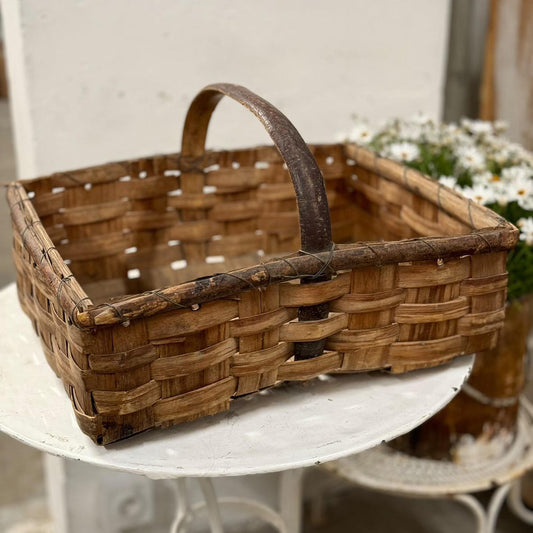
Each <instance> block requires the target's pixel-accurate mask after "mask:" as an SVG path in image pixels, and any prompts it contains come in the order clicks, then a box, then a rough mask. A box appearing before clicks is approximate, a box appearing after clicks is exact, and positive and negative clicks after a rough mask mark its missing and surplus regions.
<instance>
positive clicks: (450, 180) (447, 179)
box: [439, 176, 457, 189]
mask: <svg viewBox="0 0 533 533" xmlns="http://www.w3.org/2000/svg"><path fill="white" fill-rule="evenodd" d="M439 183H441V184H442V185H444V186H445V187H449V188H450V189H455V188H456V186H457V180H456V179H455V178H454V177H453V176H440V178H439Z"/></svg>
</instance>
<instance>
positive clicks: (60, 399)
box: [0, 285, 474, 533]
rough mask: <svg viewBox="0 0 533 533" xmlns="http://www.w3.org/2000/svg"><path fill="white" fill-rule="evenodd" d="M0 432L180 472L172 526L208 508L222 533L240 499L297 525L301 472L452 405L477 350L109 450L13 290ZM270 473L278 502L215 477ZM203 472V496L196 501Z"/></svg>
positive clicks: (280, 394)
mask: <svg viewBox="0 0 533 533" xmlns="http://www.w3.org/2000/svg"><path fill="white" fill-rule="evenodd" d="M0 309H2V320H1V322H0V354H1V357H0V430H1V431H3V432H5V433H7V434H9V435H10V436H12V437H14V438H16V439H18V440H20V441H22V442H24V443H25V444H28V445H30V446H33V447H35V448H38V449H40V450H42V451H44V452H47V453H50V454H53V455H57V456H61V457H64V458H67V459H75V460H79V461H84V462H86V463H90V464H93V465H97V466H101V467H106V468H110V469H115V470H121V471H126V472H131V473H134V474H142V475H145V476H148V477H150V478H155V479H167V480H175V481H174V482H173V483H174V486H175V489H176V493H177V497H178V500H179V505H178V511H177V514H176V519H175V521H174V524H173V526H172V531H182V529H183V528H184V527H186V525H187V523H188V522H189V521H190V520H191V518H192V517H193V515H194V514H195V513H196V512H197V511H199V510H200V507H207V509H208V512H209V521H210V525H211V530H212V531H213V532H217V533H219V532H221V531H222V530H223V528H222V519H221V516H220V507H219V506H220V504H223V505H230V506H231V505H233V506H235V505H238V506H239V507H240V508H241V509H243V510H248V511H250V512H253V513H255V514H256V515H257V516H259V517H260V518H263V519H264V520H266V521H267V522H270V523H271V524H272V525H273V526H274V527H275V528H277V529H278V530H279V531H287V532H297V531H298V530H299V527H300V494H301V475H302V470H301V469H302V468H303V467H306V466H310V465H314V464H319V463H322V462H325V461H332V460H334V459H339V458H341V457H345V456H348V455H352V454H355V453H359V452H361V451H363V450H367V449H369V448H372V447H373V446H376V445H377V444H379V443H381V442H383V441H387V440H390V439H393V438H395V437H397V436H398V435H401V434H403V433H406V432H407V431H410V430H411V429H413V428H414V427H416V426H418V425H419V424H421V423H422V422H423V421H424V420H426V419H427V418H429V417H430V416H432V415H433V414H434V413H435V412H437V411H438V410H439V409H441V408H442V407H443V406H444V405H446V403H448V402H449V401H450V400H451V399H452V398H453V396H454V395H455V394H456V393H457V392H458V390H459V389H460V387H461V385H462V383H463V382H464V380H465V379H466V378H467V377H468V375H469V373H470V371H471V368H472V364H473V359H474V357H473V356H467V357H462V358H458V359H456V360H455V361H453V362H451V363H449V364H447V365H445V366H443V367H440V368H435V369H429V370H424V371H417V372H412V373H409V374H404V375H385V374H382V373H374V374H357V375H354V374H353V375H342V376H341V375H338V376H327V377H326V376H324V377H323V378H318V379H316V380H314V381H312V382H309V383H292V384H286V385H282V386H280V387H276V388H274V389H269V390H266V391H264V392H261V393H258V394H255V395H251V396H247V397H243V398H240V399H237V400H235V401H234V402H232V407H231V409H230V410H229V411H227V412H225V413H220V414H218V415H214V416H212V417H209V418H204V419H201V420H197V421H194V422H190V423H187V424H182V425H179V426H176V427H173V428H169V429H165V430H153V431H150V432H148V433H145V434H142V435H138V436H136V437H133V438H131V439H128V440H125V441H121V442H118V443H115V444H113V445H110V446H107V447H101V446H96V445H95V444H93V442H92V441H91V440H90V439H89V438H88V437H87V436H86V435H84V434H83V433H82V432H81V430H80V429H79V428H78V426H77V424H76V421H75V419H74V415H73V413H72V410H71V406H70V402H69V400H68V398H67V396H66V395H65V393H64V391H63V389H62V385H61V383H60V381H59V380H58V379H57V378H56V377H55V375H54V374H53V372H52V371H51V370H50V369H49V367H48V366H47V364H46V362H45V359H44V355H43V353H42V350H41V347H40V344H39V341H38V338H37V337H36V335H35V334H34V332H33V330H32V328H31V324H30V321H29V320H28V319H27V317H26V316H25V315H24V314H23V312H22V311H21V310H20V308H19V306H18V302H17V296H16V289H15V286H14V285H10V286H8V287H6V288H4V289H2V290H0ZM267 472H284V474H283V475H282V476H280V477H281V481H280V483H281V486H280V491H279V492H280V496H281V498H280V502H281V505H280V507H281V510H280V511H278V510H273V509H271V508H269V507H266V506H265V505H263V504H261V503H259V502H257V501H253V500H251V499H249V500H243V499H239V500H231V499H229V500H223V499H221V500H218V501H217V498H216V496H215V493H214V490H213V486H212V484H211V482H210V478H215V477H219V476H237V475H247V474H259V473H267ZM186 478H197V480H198V482H199V483H200V487H201V489H202V492H203V495H204V499H205V502H203V503H202V505H200V506H199V505H192V504H190V503H189V501H188V495H187V485H186V481H185V479H186Z"/></svg>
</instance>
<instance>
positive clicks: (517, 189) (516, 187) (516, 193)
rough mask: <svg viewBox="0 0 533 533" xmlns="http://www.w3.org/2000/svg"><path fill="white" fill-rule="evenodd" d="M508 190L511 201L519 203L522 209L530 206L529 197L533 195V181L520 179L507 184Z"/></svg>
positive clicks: (524, 178)
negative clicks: (524, 206)
mask: <svg viewBox="0 0 533 533" xmlns="http://www.w3.org/2000/svg"><path fill="white" fill-rule="evenodd" d="M506 185H507V190H508V191H509V197H510V199H511V201H515V202H518V205H520V207H522V206H523V205H524V204H526V205H527V204H528V200H529V197H530V196H532V195H533V180H531V179H530V178H526V177H520V178H518V179H516V180H513V181H509V182H507V183H506Z"/></svg>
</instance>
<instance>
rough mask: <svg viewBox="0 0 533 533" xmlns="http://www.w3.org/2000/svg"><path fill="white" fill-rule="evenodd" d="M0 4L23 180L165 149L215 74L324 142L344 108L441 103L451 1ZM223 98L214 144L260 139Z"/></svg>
mask: <svg viewBox="0 0 533 533" xmlns="http://www.w3.org/2000/svg"><path fill="white" fill-rule="evenodd" d="M2 6H3V9H4V25H5V34H6V40H7V48H8V55H9V58H8V60H9V75H10V79H11V83H12V87H13V90H12V93H11V94H12V105H13V109H14V121H15V130H16V140H17V154H18V165H19V172H20V175H21V176H32V175H36V174H43V173H48V172H50V171H55V170H59V169H72V168H77V167H81V166H84V165H88V164H92V163H99V162H105V161H109V160H114V159H120V158H126V157H132V156H138V155H143V154H144V155H146V154H150V153H155V152H162V151H163V152H165V151H176V150H178V147H179V140H180V135H181V127H182V123H183V118H184V114H185V111H186V106H187V104H188V102H189V101H190V100H191V98H192V97H193V96H194V94H195V92H196V91H197V90H198V89H200V88H201V87H203V86H204V85H206V84H207V83H210V82H213V81H231V82H236V83H241V84H243V85H247V86H249V88H251V89H252V90H255V91H256V92H258V93H260V94H261V95H263V96H264V97H266V98H267V99H270V100H271V101H272V102H273V103H274V104H275V105H277V106H279V107H280V108H281V109H282V110H283V111H284V112H285V113H286V114H287V115H288V116H289V118H290V119H291V120H292V121H293V122H294V123H295V124H296V126H297V127H298V128H299V129H300V131H301V133H302V135H303V136H304V138H305V139H306V140H307V141H309V142H315V141H328V140H333V139H334V138H335V136H336V134H337V133H338V132H339V130H341V129H344V128H346V127H347V126H348V117H349V116H350V114H351V113H353V112H356V113H358V114H362V115H368V116H369V117H371V118H373V119H381V118H386V117H390V116H392V115H395V114H411V113H414V112H416V111H419V110H423V111H425V112H428V113H430V114H434V115H438V114H439V111H440V107H441V101H442V95H441V88H442V86H443V73H444V70H445V69H444V66H445V53H446V47H447V44H446V36H447V26H448V10H449V2H448V0H432V1H431V2H428V1H427V0H403V1H401V2H399V1H394V0H373V1H372V2H370V1H368V0H328V1H327V2H326V1H322V2H319V1H309V0H255V1H250V0H203V1H202V2H198V1H197V2H193V1H191V0H144V1H143V0H138V1H136V2H131V1H128V0H112V1H109V0H90V1H88V0H46V1H45V2H43V1H42V0H2ZM224 104H225V105H224ZM228 104H229V105H228ZM223 107H224V109H222V110H221V113H220V115H219V116H217V117H216V120H215V123H214V125H213V130H212V135H211V137H210V139H211V141H212V145H215V146H219V147H229V146H236V145H246V144H250V143H262V142H265V141H266V140H267V137H266V135H265V134H264V133H263V132H262V131H261V129H260V127H259V126H258V125H256V124H254V123H253V119H252V118H249V117H247V116H246V114H245V112H244V111H242V110H240V109H237V106H236V104H234V103H230V102H224V103H223Z"/></svg>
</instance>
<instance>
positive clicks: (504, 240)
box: [7, 143, 519, 329]
mask: <svg viewBox="0 0 533 533" xmlns="http://www.w3.org/2000/svg"><path fill="white" fill-rule="evenodd" d="M335 146H336V147H339V146H340V147H342V149H343V151H344V154H345V156H346V158H348V159H352V160H354V161H355V163H356V164H357V165H358V166H360V167H363V168H366V169H368V170H371V171H374V172H376V173H378V174H379V175H380V176H381V177H383V178H384V179H387V180H389V181H392V182H395V183H397V184H399V185H400V186H402V187H404V188H407V189H408V190H410V191H411V192H413V193H414V194H417V195H418V196H420V197H422V198H424V199H426V200H429V201H431V202H433V203H436V204H437V205H438V206H439V209H442V210H443V211H445V212H447V213H449V214H451V215H453V216H455V217H456V218H459V219H460V220H462V221H463V222H466V223H467V225H470V226H471V227H472V228H473V230H472V231H471V232H469V233H466V234H461V235H453V236H439V237H415V238H411V239H402V240H398V241H377V242H355V243H349V244H341V245H335V247H334V248H333V249H332V250H331V251H330V252H322V253H318V254H313V255H309V254H305V255H300V254H299V252H296V253H292V254H289V255H285V256H283V257H281V258H279V259H273V260H270V261H267V262H265V263H260V264H258V265H254V266H251V267H247V268H242V269H236V270H231V271H229V272H227V273H222V274H214V275H212V276H207V277H203V278H197V279H194V280H191V281H187V282H184V283H180V284H178V285H173V286H170V287H165V288H160V289H156V290H152V291H145V292H142V293H138V294H135V295H125V296H121V297H117V298H113V302H112V303H110V302H104V303H101V304H98V305H94V304H93V303H92V301H91V299H90V298H89V296H88V295H87V293H86V292H85V291H84V289H83V287H82V286H81V285H80V284H79V282H78V281H77V280H76V278H75V276H74V275H73V273H72V272H71V270H70V268H69V267H68V265H67V264H66V263H65V262H64V260H63V258H62V257H61V255H60V254H59V252H58V251H57V250H56V249H55V247H54V244H53V242H52V240H51V239H50V237H49V235H48V233H47V232H46V230H45V229H44V226H43V225H42V222H41V220H40V218H39V216H38V214H37V212H36V210H35V207H34V205H33V203H32V202H31V199H30V198H29V196H28V194H27V191H26V189H25V187H24V185H27V184H29V183H32V182H33V183H34V182H36V181H40V180H42V179H46V178H50V177H51V176H58V177H61V176H66V177H70V179H71V180H72V185H71V186H75V185H80V182H79V180H76V179H75V178H73V177H72V176H71V173H72V172H79V171H83V170H95V169H105V167H106V166H109V165H116V164H120V162H112V163H107V164H104V165H95V166H91V167H86V168H84V169H78V170H77V171H71V172H64V173H62V172H58V173H55V174H52V175H51V176H50V175H49V176H41V177H38V178H33V179H24V180H18V181H15V182H12V183H10V184H9V185H8V188H7V198H8V203H9V208H10V211H11V217H12V220H13V223H14V225H15V227H16V228H17V230H18V231H19V232H20V234H21V236H22V241H23V244H24V246H25V247H26V249H27V250H28V251H29V253H30V255H31V257H32V259H33V261H34V265H35V266H36V268H38V269H39V270H40V271H41V273H42V274H43V275H44V277H45V279H46V280H47V282H48V283H49V284H50V287H51V289H52V291H53V292H54V293H55V294H56V296H57V301H58V302H59V304H60V306H61V308H62V309H63V311H64V312H65V313H66V314H67V315H68V317H69V318H68V320H69V325H70V324H72V325H74V326H76V327H78V328H80V329H94V328H96V327H106V326H112V325H115V324H120V323H122V324H124V325H127V324H128V323H129V321H130V320H133V319H137V318H142V317H149V316H154V315H156V314H160V313H164V312H168V311H171V310H175V309H188V308H190V307H191V306H194V305H199V304H203V303H207V302H210V301H213V300H217V299H227V298H230V297H232V296H233V297H234V296H235V294H238V293H240V292H243V291H246V290H251V289H262V288H264V287H267V286H268V285H270V284H272V283H279V282H283V281H288V280H293V279H299V278H302V277H312V276H316V275H317V274H319V273H321V272H324V269H325V268H330V269H331V270H332V271H334V274H338V273H340V272H342V271H346V270H351V269H353V268H358V267H368V266H381V265H386V264H393V263H399V262H406V261H424V260H437V259H449V258H451V257H457V256H466V255H474V254H480V253H491V252H502V251H508V250H510V249H512V248H514V246H515V245H516V243H517V241H518V233H519V232H518V229H517V228H516V227H515V226H514V225H513V224H511V223H510V222H508V221H507V220H506V219H505V218H503V217H501V216H500V215H498V214H497V213H495V212H494V211H492V210H490V209H488V208H487V207H484V206H482V205H479V204H477V203H475V202H473V201H472V200H469V199H467V198H465V197H464V196H462V195H460V194H459V193H458V192H456V191H454V190H452V189H450V188H448V187H446V186H444V185H442V184H441V183H439V182H438V181H435V180H433V179H431V178H430V177H429V176H426V175H424V174H422V173H421V172H419V171H417V170H414V169H412V168H409V167H407V166H405V165H402V164H401V163H398V162H396V161H393V160H391V159H387V158H383V157H380V156H378V155H377V154H376V153H375V152H372V151H370V150H368V149H367V148H365V147H362V146H359V145H356V144H351V143H350V144H348V143H347V144H339V143H332V144H320V145H310V148H311V149H312V150H313V149H314V148H316V147H320V148H327V147H335ZM261 148H266V147H262V146H261V147H251V148H244V149H235V150H231V151H237V150H250V149H261ZM268 148H270V147H268ZM223 152H228V150H221V151H210V152H207V153H206V156H205V157H204V158H203V160H202V162H203V163H204V164H205V163H209V162H210V159H211V160H212V158H213V156H214V155H217V154H220V153H223ZM155 157H157V156H155ZM163 157H177V159H178V166H179V165H180V159H179V154H168V155H166V156H163ZM196 163H198V162H196ZM185 165H186V166H189V165H190V162H185ZM205 166H208V165H205ZM324 283H328V282H324Z"/></svg>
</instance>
